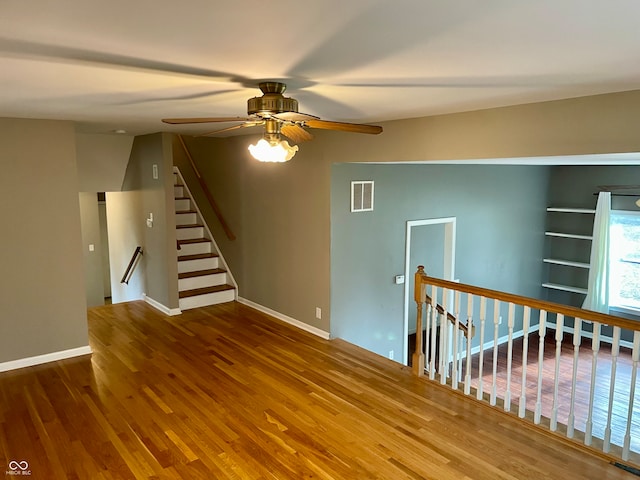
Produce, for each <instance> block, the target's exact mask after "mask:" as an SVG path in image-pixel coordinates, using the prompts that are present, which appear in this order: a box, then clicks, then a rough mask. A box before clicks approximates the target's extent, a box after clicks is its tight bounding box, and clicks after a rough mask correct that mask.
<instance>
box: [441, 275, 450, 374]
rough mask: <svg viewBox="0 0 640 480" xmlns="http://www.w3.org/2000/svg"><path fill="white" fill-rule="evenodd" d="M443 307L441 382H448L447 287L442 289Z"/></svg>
mask: <svg viewBox="0 0 640 480" xmlns="http://www.w3.org/2000/svg"><path fill="white" fill-rule="evenodd" d="M442 309H443V310H444V313H442V314H441V316H440V383H441V384H442V385H445V384H446V383H447V375H448V374H449V372H448V370H449V352H448V350H449V349H448V345H447V343H448V337H449V336H448V335H447V331H448V330H449V328H448V327H449V319H448V318H447V289H446V288H443V289H442Z"/></svg>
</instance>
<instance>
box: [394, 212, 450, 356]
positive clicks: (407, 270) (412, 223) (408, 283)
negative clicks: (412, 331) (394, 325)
mask: <svg viewBox="0 0 640 480" xmlns="http://www.w3.org/2000/svg"><path fill="white" fill-rule="evenodd" d="M439 224H444V270H443V272H444V279H445V280H451V281H453V280H454V274H455V273H454V272H455V265H456V217H445V218H428V219H424V220H408V221H407V232H406V247H405V261H404V278H405V281H404V328H403V335H402V352H403V353H402V355H403V359H402V362H403V363H404V364H405V365H407V363H408V356H409V352H408V351H407V350H408V348H409V345H408V335H409V295H410V292H412V291H413V276H414V274H415V269H416V268H417V267H418V266H417V265H410V264H409V262H410V261H411V229H412V228H413V227H421V226H423V225H439Z"/></svg>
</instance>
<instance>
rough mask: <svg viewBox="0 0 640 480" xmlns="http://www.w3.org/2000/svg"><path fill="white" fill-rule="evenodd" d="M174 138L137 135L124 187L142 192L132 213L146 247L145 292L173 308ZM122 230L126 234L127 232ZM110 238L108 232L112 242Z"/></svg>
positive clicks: (175, 267)
mask: <svg viewBox="0 0 640 480" xmlns="http://www.w3.org/2000/svg"><path fill="white" fill-rule="evenodd" d="M171 140H172V139H171V136H170V135H168V134H153V135H143V136H139V137H136V138H135V140H134V142H133V147H132V149H131V157H130V159H129V165H128V167H127V173H126V175H125V178H124V182H123V185H122V190H123V192H135V193H137V194H139V199H138V204H137V205H136V207H135V210H134V212H133V215H134V216H135V222H137V223H136V225H137V227H136V230H138V229H140V230H139V231H140V233H141V235H142V240H141V242H142V247H143V249H144V261H143V262H142V264H141V265H142V267H143V272H144V285H145V289H146V291H145V292H144V293H146V295H147V296H148V297H150V298H151V299H153V300H155V301H156V302H158V303H160V304H162V305H164V306H165V307H167V308H170V309H173V308H178V265H177V261H176V255H177V254H176V252H177V250H176V221H175V208H174V196H173V158H172V151H171V148H172V147H171ZM154 165H157V169H158V178H157V179H155V178H153V166H154ZM109 198H110V197H109V196H108V197H107V210H108V209H109ZM150 214H153V226H152V227H151V228H149V227H148V226H147V224H146V219H147V218H149V215H150ZM122 234H123V235H126V232H122ZM111 238H112V236H111V234H109V242H110V244H111ZM111 250H113V249H111ZM112 275H113V271H112Z"/></svg>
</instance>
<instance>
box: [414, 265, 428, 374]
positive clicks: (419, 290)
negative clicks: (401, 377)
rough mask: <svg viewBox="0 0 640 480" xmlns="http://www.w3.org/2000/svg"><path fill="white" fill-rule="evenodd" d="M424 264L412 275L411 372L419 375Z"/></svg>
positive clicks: (420, 371)
mask: <svg viewBox="0 0 640 480" xmlns="http://www.w3.org/2000/svg"><path fill="white" fill-rule="evenodd" d="M426 275H427V274H426V273H425V272H424V266H423V265H419V266H418V271H417V272H416V274H415V276H414V287H413V297H414V300H415V301H416V306H417V307H418V315H417V317H416V349H415V351H414V352H413V357H412V369H413V373H415V374H416V375H418V376H419V377H421V376H422V375H424V362H425V360H424V347H423V345H422V329H423V328H422V316H423V315H422V306H423V305H424V304H425V302H426V298H427V294H426V286H425V284H424V283H422V277H426Z"/></svg>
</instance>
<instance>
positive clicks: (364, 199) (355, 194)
mask: <svg viewBox="0 0 640 480" xmlns="http://www.w3.org/2000/svg"><path fill="white" fill-rule="evenodd" d="M372 210H373V181H371V180H366V181H364V180H359V181H355V182H351V211H352V212H370V211H372Z"/></svg>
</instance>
